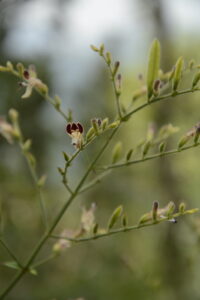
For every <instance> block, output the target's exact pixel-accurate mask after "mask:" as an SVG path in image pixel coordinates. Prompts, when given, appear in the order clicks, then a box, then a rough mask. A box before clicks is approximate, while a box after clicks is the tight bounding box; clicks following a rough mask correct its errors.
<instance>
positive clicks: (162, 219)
mask: <svg viewBox="0 0 200 300" xmlns="http://www.w3.org/2000/svg"><path fill="white" fill-rule="evenodd" d="M198 211H199V209H198V208H195V209H191V210H186V211H185V212H178V213H175V214H173V215H171V216H170V219H173V218H177V217H180V216H183V215H187V214H193V213H196V212H198ZM170 219H169V217H163V218H161V219H158V220H156V221H152V222H150V223H143V224H139V223H138V224H136V225H133V226H125V227H121V228H117V229H113V230H110V231H107V232H104V233H99V234H95V235H92V236H87V237H82V238H70V237H61V236H58V235H51V238H53V239H66V240H68V241H71V242H74V243H79V242H86V241H91V240H96V239H99V238H103V237H107V236H110V235H113V234H117V233H121V232H127V231H132V230H135V229H140V228H143V227H149V226H153V225H157V224H160V223H162V222H166V221H170Z"/></svg>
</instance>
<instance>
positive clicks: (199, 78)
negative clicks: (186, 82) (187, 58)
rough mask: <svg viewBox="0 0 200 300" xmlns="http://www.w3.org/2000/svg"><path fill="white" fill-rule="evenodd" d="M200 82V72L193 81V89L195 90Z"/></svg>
mask: <svg viewBox="0 0 200 300" xmlns="http://www.w3.org/2000/svg"><path fill="white" fill-rule="evenodd" d="M199 80H200V72H198V73H197V74H195V76H194V78H193V80H192V88H193V89H194V88H195V87H196V86H197V84H198V83H199Z"/></svg>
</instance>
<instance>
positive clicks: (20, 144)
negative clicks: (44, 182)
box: [19, 141, 48, 229]
mask: <svg viewBox="0 0 200 300" xmlns="http://www.w3.org/2000/svg"><path fill="white" fill-rule="evenodd" d="M19 146H20V149H21V151H22V154H23V155H24V157H25V159H26V162H27V165H28V168H29V171H30V173H31V176H32V178H33V181H34V184H35V187H36V189H37V191H38V195H39V205H40V210H41V214H42V220H43V223H44V227H45V228H46V229H47V228H48V219H47V213H46V208H45V205H44V199H43V194H42V191H41V187H40V186H39V185H38V180H39V178H38V176H37V173H36V171H35V168H34V167H33V166H32V164H31V162H30V160H29V158H28V156H27V154H26V152H24V150H23V143H22V141H20V142H19Z"/></svg>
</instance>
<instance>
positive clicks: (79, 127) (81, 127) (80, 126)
mask: <svg viewBox="0 0 200 300" xmlns="http://www.w3.org/2000/svg"><path fill="white" fill-rule="evenodd" d="M77 127H78V129H79V132H80V133H83V126H82V125H81V124H80V123H77Z"/></svg>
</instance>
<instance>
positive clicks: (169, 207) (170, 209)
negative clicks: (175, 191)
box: [166, 201, 175, 218]
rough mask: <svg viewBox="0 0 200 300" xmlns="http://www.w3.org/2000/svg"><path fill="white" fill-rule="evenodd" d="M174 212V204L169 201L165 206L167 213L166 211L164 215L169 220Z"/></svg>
mask: <svg viewBox="0 0 200 300" xmlns="http://www.w3.org/2000/svg"><path fill="white" fill-rule="evenodd" d="M174 210H175V204H174V202H172V201H170V202H169V204H168V205H167V211H166V215H167V217H168V218H169V217H170V216H171V215H172V214H173V212H174Z"/></svg>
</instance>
